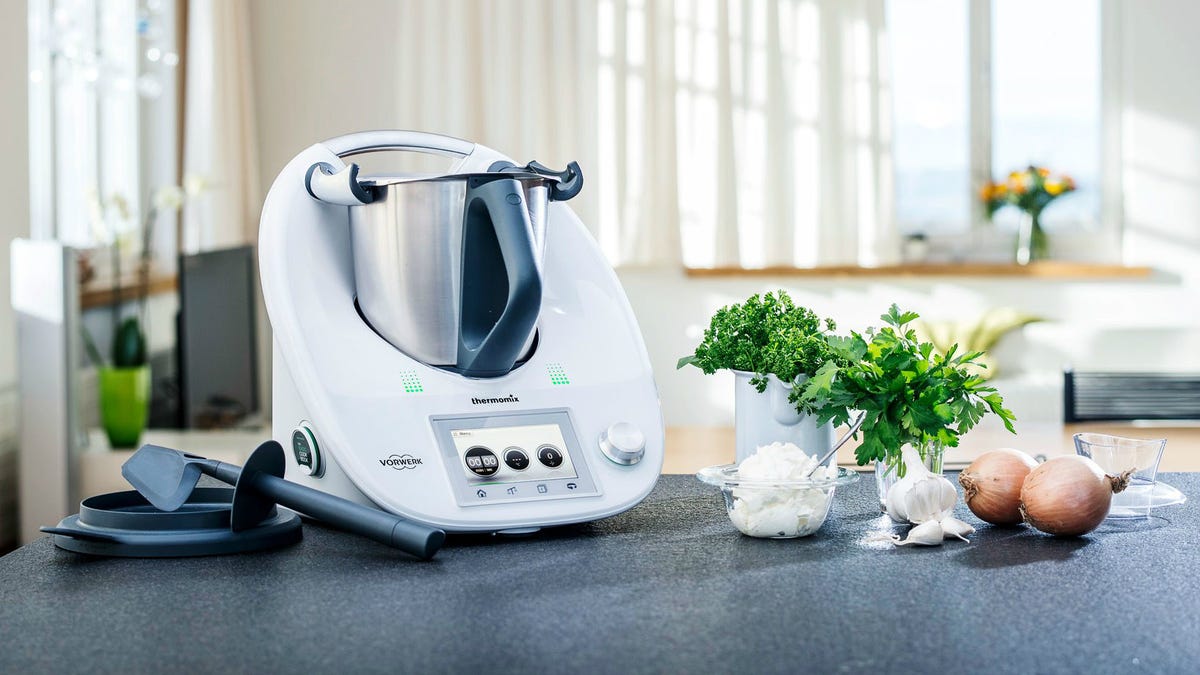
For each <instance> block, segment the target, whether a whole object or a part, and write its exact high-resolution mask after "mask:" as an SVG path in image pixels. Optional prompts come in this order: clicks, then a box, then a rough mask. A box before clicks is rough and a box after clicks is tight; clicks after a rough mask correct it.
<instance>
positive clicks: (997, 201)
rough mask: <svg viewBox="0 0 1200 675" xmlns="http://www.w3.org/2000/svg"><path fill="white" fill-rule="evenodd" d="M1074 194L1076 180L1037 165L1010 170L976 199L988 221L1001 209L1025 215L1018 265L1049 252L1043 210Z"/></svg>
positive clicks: (1044, 255)
mask: <svg viewBox="0 0 1200 675" xmlns="http://www.w3.org/2000/svg"><path fill="white" fill-rule="evenodd" d="M1074 191H1075V181H1074V179H1072V178H1071V177H1070V176H1068V175H1067V174H1065V173H1060V174H1054V173H1051V172H1050V170H1049V169H1047V168H1045V167H1040V166H1030V167H1029V168H1028V169H1025V170H1024V171H1013V172H1012V173H1010V174H1008V180H1006V181H1003V182H996V183H987V184H985V185H984V186H983V188H982V189H981V190H980V191H979V198H980V199H981V200H982V201H983V204H984V206H985V207H986V208H987V215H988V218H991V217H992V215H993V214H995V213H996V211H998V210H999V209H1000V208H1001V207H1003V206H1009V205H1011V206H1015V207H1017V208H1018V209H1021V211H1023V212H1024V213H1025V214H1026V218H1025V220H1024V222H1023V223H1022V225H1021V231H1020V233H1019V234H1018V237H1017V262H1018V263H1020V264H1022V265H1023V264H1025V263H1027V262H1029V261H1030V260H1041V259H1044V258H1046V257H1047V255H1048V253H1049V247H1050V242H1049V239H1048V238H1047V237H1046V231H1045V230H1044V229H1042V223H1041V216H1042V211H1043V210H1044V209H1045V208H1046V207H1047V206H1049V205H1050V203H1051V202H1053V201H1054V200H1055V199H1058V198H1059V197H1061V196H1063V195H1065V194H1068V193H1070V192H1074Z"/></svg>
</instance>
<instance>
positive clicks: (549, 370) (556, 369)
mask: <svg viewBox="0 0 1200 675" xmlns="http://www.w3.org/2000/svg"><path fill="white" fill-rule="evenodd" d="M546 374H548V375H549V376H550V384H553V385H556V386H557V385H563V384H571V380H570V379H568V378H567V371H566V369H565V368H563V367H562V366H561V365H559V364H557V363H551V364H547V366H546Z"/></svg>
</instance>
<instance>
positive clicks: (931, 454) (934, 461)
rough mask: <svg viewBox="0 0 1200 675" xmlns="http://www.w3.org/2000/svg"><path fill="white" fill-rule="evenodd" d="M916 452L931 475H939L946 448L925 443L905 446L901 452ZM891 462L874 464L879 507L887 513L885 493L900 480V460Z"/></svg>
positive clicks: (938, 444)
mask: <svg viewBox="0 0 1200 675" xmlns="http://www.w3.org/2000/svg"><path fill="white" fill-rule="evenodd" d="M914 449H915V450H916V451H917V454H918V455H919V456H920V460H921V464H923V465H925V468H926V469H929V470H930V471H932V472H933V473H936V474H938V475H941V473H942V459H943V457H944V456H945V454H946V447H945V446H944V445H942V444H941V443H926V444H923V445H920V446H911V445H906V446H904V448H903V452H911V451H912V450H914ZM891 459H892V462H891V463H889V462H875V487H876V488H878V490H879V507H880V508H881V509H883V510H884V512H886V511H887V506H886V504H887V493H888V490H890V489H891V488H892V486H893V485H895V484H896V481H898V480H900V466H899V465H900V458H899V457H893V458H891Z"/></svg>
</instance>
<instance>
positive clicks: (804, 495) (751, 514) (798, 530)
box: [729, 443, 837, 537]
mask: <svg viewBox="0 0 1200 675" xmlns="http://www.w3.org/2000/svg"><path fill="white" fill-rule="evenodd" d="M814 467H815V468H816V470H815V471H813V469H814ZM810 471H812V474H813V475H812V476H811V478H812V479H813V480H822V479H834V478H837V465H832V466H826V467H817V456H816V455H808V454H807V453H805V452H804V451H803V450H801V449H800V448H799V447H797V446H796V445H795V444H794V443H772V444H770V445H764V446H759V448H758V450H757V451H755V453H754V454H753V455H751V456H750V457H747V458H746V459H745V460H743V461H742V463H741V464H740V465H738V473H737V475H738V478H745V479H748V480H781V481H782V480H799V479H802V478H804V477H805V476H806V475H807V474H808V473H809V472H810ZM832 489H833V488H832V486H828V487H823V488H821V487H811V488H806V487H800V488H756V487H738V488H734V489H733V500H734V505H733V509H732V510H730V512H729V518H730V520H732V521H733V524H734V525H735V526H736V527H737V528H738V529H739V530H741V531H742V532H744V533H746V534H748V535H750V536H753V537H797V536H803V535H806V534H812V532H813V531H815V530H816V529H817V528H818V527H820V525H821V523H822V522H823V521H824V520H825V516H826V514H827V512H828V509H829V501H830V499H829V498H830V495H829V492H830V491H831V490H832Z"/></svg>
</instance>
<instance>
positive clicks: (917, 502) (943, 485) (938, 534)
mask: <svg viewBox="0 0 1200 675" xmlns="http://www.w3.org/2000/svg"><path fill="white" fill-rule="evenodd" d="M901 461H903V462H904V478H901V479H900V480H898V481H896V484H895V485H893V486H892V487H891V488H890V489H888V493H887V499H886V500H885V503H886V505H887V513H888V516H890V517H891V519H892V520H894V521H896V522H899V523H904V522H908V523H912V524H913V525H915V527H913V528H912V529H911V530H909V531H908V537H907V538H905V539H901V538H900V537H899V535H891V536H890V538H891V540H892V543H894V544H896V545H897V546H909V545H913V546H939V545H941V543H942V541H943V540H945V539H949V538H951V537H957V538H958V539H962V540H963V541H968V540H967V535H968V534H971V533H972V532H974V531H975V528H974V527H971V526H970V525H969V524H967V523H964V522H963V521H961V520H959V519H958V518H955V517H954V516H953V515H951V514H952V513H954V504H955V503H956V502H957V501H958V491H957V490H955V489H954V484H953V483H951V482H950V481H948V480H946V478H945V477H944V476H941V475H938V474H935V473H933V472H932V471H930V470H929V469H926V468H925V465H924V464H923V463H922V462H921V457H920V455H918V454H917V451H916V450H915V449H913V448H912V447H911V446H908V447H905V448H904V450H903V454H902V455H901Z"/></svg>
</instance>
